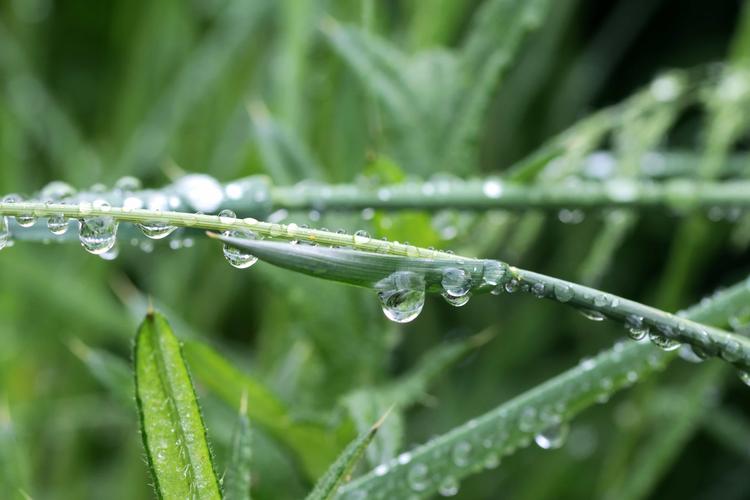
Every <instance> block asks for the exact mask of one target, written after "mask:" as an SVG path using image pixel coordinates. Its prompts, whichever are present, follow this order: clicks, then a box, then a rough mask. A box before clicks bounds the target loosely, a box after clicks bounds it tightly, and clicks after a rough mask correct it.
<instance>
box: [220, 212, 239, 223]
mask: <svg viewBox="0 0 750 500" xmlns="http://www.w3.org/2000/svg"><path fill="white" fill-rule="evenodd" d="M219 222H221V223H222V224H234V223H235V222H237V214H235V213H234V212H233V211H231V210H222V211H221V212H219Z"/></svg>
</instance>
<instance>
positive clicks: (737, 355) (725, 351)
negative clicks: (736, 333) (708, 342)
mask: <svg viewBox="0 0 750 500" xmlns="http://www.w3.org/2000/svg"><path fill="white" fill-rule="evenodd" d="M720 354H721V357H722V359H723V360H724V361H728V362H730V363H736V362H737V361H739V360H740V359H741V358H742V346H741V345H740V343H739V342H737V341H736V340H734V339H732V340H729V341H727V342H726V343H725V344H724V345H723V346H722V347H721V352H720Z"/></svg>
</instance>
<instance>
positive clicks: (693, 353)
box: [678, 344, 706, 363]
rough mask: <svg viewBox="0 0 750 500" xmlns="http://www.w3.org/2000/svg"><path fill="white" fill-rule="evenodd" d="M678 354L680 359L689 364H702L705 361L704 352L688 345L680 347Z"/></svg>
mask: <svg viewBox="0 0 750 500" xmlns="http://www.w3.org/2000/svg"><path fill="white" fill-rule="evenodd" d="M699 353H700V354H699ZM678 354H679V355H680V358H682V359H683V360H685V361H687V362H689V363H702V362H703V361H704V360H705V359H706V355H705V353H704V352H702V351H701V350H700V349H698V348H695V347H693V346H691V345H688V344H684V345H683V346H682V347H680V351H679V353H678Z"/></svg>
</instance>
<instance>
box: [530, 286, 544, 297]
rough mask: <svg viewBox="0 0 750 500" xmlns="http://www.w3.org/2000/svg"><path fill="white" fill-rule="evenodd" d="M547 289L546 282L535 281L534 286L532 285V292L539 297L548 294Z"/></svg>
mask: <svg viewBox="0 0 750 500" xmlns="http://www.w3.org/2000/svg"><path fill="white" fill-rule="evenodd" d="M546 292H547V289H546V287H545V286H544V283H534V286H532V287H531V293H533V294H534V296H535V297H536V298H538V299H543V298H544V296H545V295H546Z"/></svg>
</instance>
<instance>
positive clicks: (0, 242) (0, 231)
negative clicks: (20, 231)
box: [0, 216, 11, 250]
mask: <svg viewBox="0 0 750 500" xmlns="http://www.w3.org/2000/svg"><path fill="white" fill-rule="evenodd" d="M10 242H11V237H10V228H9V227H8V218H7V217H2V216H0V250H2V249H3V248H5V247H7V246H8V245H9V244H10Z"/></svg>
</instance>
